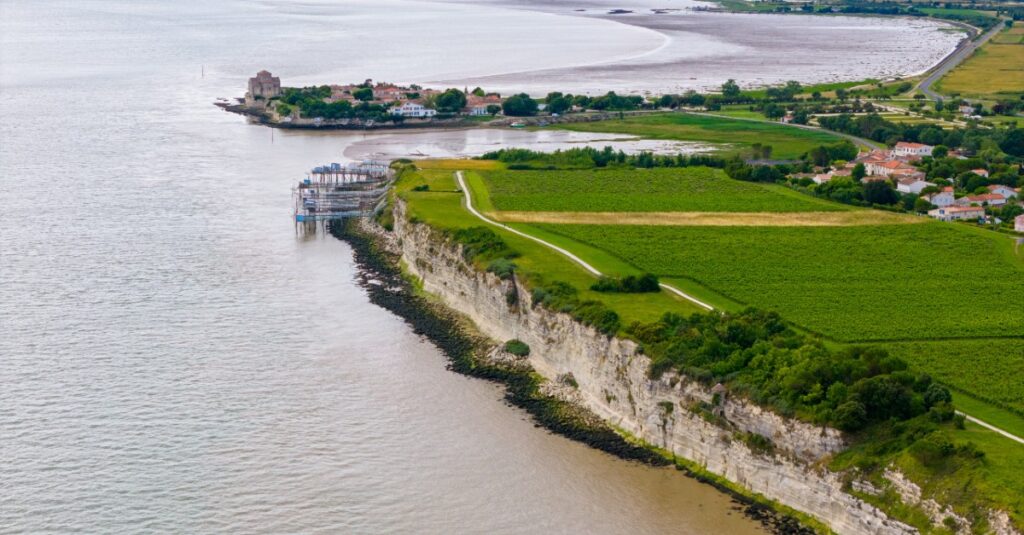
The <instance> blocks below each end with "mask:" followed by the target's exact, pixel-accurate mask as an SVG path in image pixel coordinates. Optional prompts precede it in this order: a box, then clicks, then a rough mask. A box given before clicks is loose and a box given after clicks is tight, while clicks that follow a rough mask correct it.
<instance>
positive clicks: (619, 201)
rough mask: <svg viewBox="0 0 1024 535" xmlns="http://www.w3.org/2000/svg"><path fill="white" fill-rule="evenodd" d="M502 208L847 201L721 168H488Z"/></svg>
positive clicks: (829, 207)
mask: <svg viewBox="0 0 1024 535" xmlns="http://www.w3.org/2000/svg"><path fill="white" fill-rule="evenodd" d="M482 175H483V179H484V182H485V184H486V188H487V191H489V192H490V197H491V199H492V200H493V201H494V206H495V208H497V209H498V210H523V211H582V212H672V211H705V212H807V211H815V212H820V211H839V210H848V209H849V208H848V207H846V206H843V205H839V204H835V203H829V202H825V201H821V200H819V199H815V198H813V197H809V196H806V195H801V194H799V193H796V192H794V191H792V190H788V189H786V188H782V187H779V186H775V185H771V186H767V185H763V184H755V183H751V182H739V181H736V180H731V179H729V178H728V177H727V176H725V173H724V172H723V171H721V170H720V169H711V168H708V167H689V168H682V169H638V170H633V169H599V170H593V169H588V170H575V171H487V172H483V173H482Z"/></svg>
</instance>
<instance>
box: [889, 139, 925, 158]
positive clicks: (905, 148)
mask: <svg viewBox="0 0 1024 535" xmlns="http://www.w3.org/2000/svg"><path fill="white" fill-rule="evenodd" d="M934 148H935V147H932V146H931V145H925V144H923V143H910V142H908V141H900V142H899V143H897V144H896V146H895V147H893V148H892V152H891V154H892V155H893V156H897V157H898V156H907V157H912V158H923V157H925V156H931V155H932V150H933V149H934Z"/></svg>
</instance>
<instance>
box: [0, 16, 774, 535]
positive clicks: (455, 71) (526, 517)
mask: <svg viewBox="0 0 1024 535" xmlns="http://www.w3.org/2000/svg"><path fill="white" fill-rule="evenodd" d="M495 20H501V21H502V23H501V24H495V23H494V21H495ZM556 30H557V31H556ZM531 32H533V33H531ZM541 37H542V38H541ZM516 39H518V41H516ZM509 43H516V44H515V46H514V47H510V45H509ZM664 43H665V38H664V36H663V35H662V34H659V33H658V32H655V31H653V30H650V29H645V28H640V27H636V26H629V25H622V24H619V23H616V22H613V21H607V20H603V19H601V18H581V17H569V16H566V15H560V14H552V13H539V14H538V13H535V12H532V11H530V10H523V9H516V10H508V9H504V8H502V7H500V6H493V5H488V6H483V7H480V6H466V5H461V4H428V3H422V2H410V1H397V0H384V1H378V0H373V1H372V2H371V1H369V0H366V1H351V2H343V3H337V4H336V3H330V2H317V1H315V0H313V1H304V2H277V1H270V0H266V1H255V0H254V1H238V0H235V1H229V2H199V1H194V2H156V1H130V2H129V1H108V0H97V1H91V2H83V1H48V0H42V1H32V2H21V1H11V0H0V532H3V533H45V532H51V533H66V532H73V531H80V532H88V533H126V532H127V533H168V532H177V533H208V532H231V533H281V532H302V533H448V532H475V533H517V532H525V531H542V532H577V533H578V532H587V533H626V532H631V533H659V532H672V533H694V534H697V533H713V532H718V533H740V534H743V533H755V532H758V531H759V530H760V527H759V526H758V525H755V524H754V523H753V522H751V521H750V520H748V519H746V518H745V517H743V516H742V515H741V514H739V513H738V512H736V511H735V510H734V508H735V506H734V504H732V503H731V502H730V500H729V499H728V498H727V497H725V496H724V495H722V494H720V493H718V492H717V491H715V490H714V489H712V488H711V487H709V486H706V485H701V484H699V483H697V482H695V481H693V480H691V479H688V478H686V477H683V476H681V475H680V474H678V473H676V472H674V471H672V470H668V469H652V468H648V467H643V466H639V465H636V464H631V463H626V462H623V461H620V460H617V459H614V458H612V457H610V456H608V455H605V454H603V453H600V452H597V451H594V450H591V449H589V448H587V447H585V446H583V445H580V444H577V443H573V442H570V441H568V440H566V439H563V438H561V437H557V436H553V435H551V434H549V433H547V432H545V431H543V430H540V429H537V428H535V427H534V425H533V424H532V423H531V422H530V421H529V420H528V419H527V417H526V416H525V414H524V413H522V412H521V411H519V410H517V409H514V408H510V407H508V406H506V405H505V404H504V403H503V401H502V392H501V391H500V389H499V388H497V387H496V386H494V385H491V384H489V383H486V382H482V381H477V380H472V379H467V378H464V377H461V376H459V375H456V374H454V373H451V372H448V371H446V370H445V367H444V366H445V359H444V357H443V356H442V355H441V354H440V353H439V352H438V351H437V350H436V348H434V347H433V346H432V345H431V344H429V343H427V342H425V341H424V340H422V339H421V338H419V337H418V336H416V335H415V334H413V333H412V332H411V330H410V329H409V327H408V326H407V325H406V324H405V323H404V322H402V321H401V320H400V319H398V318H396V317H394V316H392V315H390V314H389V313H387V312H385V311H384V310H382V309H379V308H377V307H375V306H373V305H371V304H370V303H369V302H368V299H367V297H366V295H365V294H364V293H363V291H362V290H361V289H360V288H359V287H358V286H357V285H356V284H355V282H354V266H353V263H352V258H351V251H350V250H349V249H348V247H347V246H346V244H344V243H342V242H340V241H337V240H335V239H333V238H330V237H323V236H314V237H301V236H298V235H297V234H296V232H295V229H294V226H293V224H292V222H291V220H290V213H289V209H290V194H289V188H290V186H291V185H292V184H293V183H294V182H295V181H296V180H297V179H299V178H300V177H302V176H303V172H304V171H305V170H306V169H308V168H309V167H311V166H312V165H314V164H318V163H323V162H329V161H339V160H342V159H343V157H344V156H345V155H349V156H351V157H358V156H360V155H363V154H370V153H375V152H387V150H392V151H396V152H403V151H404V152H410V151H413V150H417V151H419V150H423V151H432V150H435V151H448V152H449V153H452V154H460V153H467V152H472V151H474V150H479V148H480V147H481V146H491V145H493V143H494V139H495V138H493V137H488V136H484V137H482V138H481V137H479V135H478V134H476V133H472V132H469V131H467V133H465V134H458V133H451V132H446V133H445V134H444V136H442V137H439V138H437V139H433V140H426V139H423V137H422V136H423V134H412V135H411V137H409V138H406V140H407V141H402V140H401V139H396V137H395V136H396V135H397V134H384V135H380V134H371V135H362V134H344V133H338V132H319V133H312V132H288V131H276V132H274V133H273V134H272V132H271V131H270V130H269V129H267V128H264V127H260V126H256V125H252V124H248V123H247V122H246V121H245V120H244V119H242V118H240V117H239V116H236V115H231V114H227V113H225V112H223V111H221V110H219V109H218V108H215V107H214V106H212V105H211V103H212V102H213V101H214V99H216V98H217V97H228V96H236V95H239V94H240V93H241V91H242V88H243V86H244V84H245V79H246V77H248V76H251V75H252V73H254V72H255V71H257V70H259V69H261V68H269V69H271V70H273V71H275V72H279V73H281V74H283V75H285V77H286V78H285V81H286V83H289V82H296V81H298V83H313V82H321V83H322V82H331V81H340V80H344V79H353V78H354V79H360V78H364V77H367V76H373V77H386V76H388V77H394V79H396V80H397V79H398V78H399V77H400V76H401V77H402V78H403V79H409V80H417V79H429V78H435V79H440V78H444V77H465V76H469V75H490V74H495V73H501V72H514V71H517V70H522V69H523V68H528V67H530V66H531V65H539V64H543V65H544V66H546V67H557V66H560V65H565V66H571V65H586V64H593V63H595V62H599V61H604V60H608V59H609V58H630V57H635V56H637V55H640V54H645V53H647V52H649V51H650V50H654V49H657V48H658V47H661V46H662V45H663V44H664ZM513 48H514V49H513ZM429 58H433V61H432V62H431V61H428V59H429ZM566 80H567V81H568V80H569V78H567V79H566ZM515 135H521V134H515ZM416 136H420V137H416ZM498 140H499V141H502V140H504V138H500V137H499V138H498ZM508 141H510V142H513V141H514V142H516V143H537V144H539V146H543V145H544V144H545V143H564V142H578V141H580V140H578V139H576V140H565V139H561V140H559V139H555V140H552V139H549V138H544V137H542V136H537V137H535V138H533V139H518V138H517V139H512V138H508ZM604 142H605V141H604V140H602V141H601V142H600V143H601V144H603V143H604ZM382 147H389V148H382ZM396 147H397V148H396ZM474 147H475V148H474Z"/></svg>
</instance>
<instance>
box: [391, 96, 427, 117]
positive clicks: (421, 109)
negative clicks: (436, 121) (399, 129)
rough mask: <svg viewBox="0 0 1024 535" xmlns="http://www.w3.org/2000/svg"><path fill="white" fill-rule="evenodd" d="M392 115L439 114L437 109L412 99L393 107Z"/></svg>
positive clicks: (423, 115) (424, 115) (422, 115)
mask: <svg viewBox="0 0 1024 535" xmlns="http://www.w3.org/2000/svg"><path fill="white" fill-rule="evenodd" d="M391 114H392V115H401V116H402V117H419V118H422V117H433V116H435V115H437V110H432V109H430V108H428V107H426V106H424V105H423V104H420V103H419V102H413V101H411V100H409V101H405V102H403V103H402V105H401V106H396V107H394V108H391Z"/></svg>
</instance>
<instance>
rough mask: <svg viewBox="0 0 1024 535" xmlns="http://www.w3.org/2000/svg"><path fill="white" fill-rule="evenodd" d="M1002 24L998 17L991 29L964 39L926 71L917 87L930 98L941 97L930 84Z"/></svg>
mask: <svg viewBox="0 0 1024 535" xmlns="http://www.w3.org/2000/svg"><path fill="white" fill-rule="evenodd" d="M1003 25H1004V23H1003V21H1002V20H1001V19H1000V21H999V22H998V23H997V24H996V25H995V26H993V27H992V29H991V30H989V31H987V32H985V34H984V35H982V36H981V37H979V38H977V39H974V40H966V41H964V42H963V44H962V45H960V47H959V48H957V49H956V50H955V51H953V53H952V54H950V55H948V56H946V59H944V60H942V61H941V62H940V63H939V64H938V65H937V66H936V67H935V68H934V69H932V71H931V72H930V73H928V76H926V77H925V79H924V80H921V82H920V83H918V84H917V88H918V89H920V90H921V92H922V93H924V94H925V95H926V96H927V97H928V98H930V99H940V98H943V96H942V95H940V94H938V93H936V92H935V91H933V90H932V84H934V83H935V82H937V81H939V78H942V77H943V76H945V75H946V73H947V72H949V71H951V70H953V68H954V67H956V66H957V65H959V64H960V62H962V61H963V60H965V59H967V58H968V57H969V56H970V55H971V54H973V53H974V51H975V50H977V49H978V47H979V46H981V45H983V44H985V43H987V42H988V40H989V39H991V38H992V36H994V35H995V34H997V33H999V31H1000V30H1002V29H1003Z"/></svg>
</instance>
